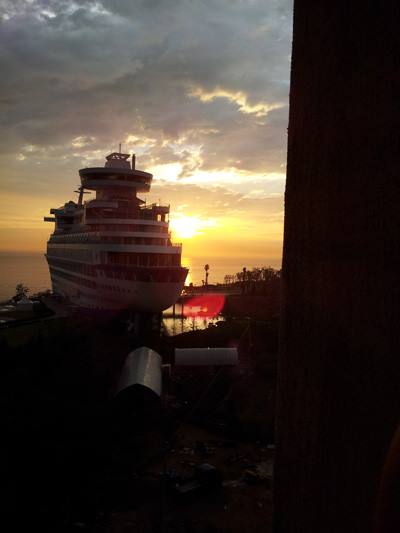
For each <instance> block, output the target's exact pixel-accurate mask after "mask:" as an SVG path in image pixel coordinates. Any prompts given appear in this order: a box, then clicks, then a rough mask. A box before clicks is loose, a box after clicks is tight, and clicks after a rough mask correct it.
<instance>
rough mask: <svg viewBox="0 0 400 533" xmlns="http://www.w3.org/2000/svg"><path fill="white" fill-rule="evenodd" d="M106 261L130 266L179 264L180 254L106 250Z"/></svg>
mask: <svg viewBox="0 0 400 533" xmlns="http://www.w3.org/2000/svg"><path fill="white" fill-rule="evenodd" d="M107 259H108V261H107V263H108V264H111V265H132V266H180V264H181V256H180V254H145V253H133V252H131V253H130V252H107Z"/></svg>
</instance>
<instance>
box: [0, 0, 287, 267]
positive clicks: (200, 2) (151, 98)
mask: <svg viewBox="0 0 400 533" xmlns="http://www.w3.org/2000/svg"><path fill="white" fill-rule="evenodd" d="M291 4H292V3H291V2H290V1H286V0H259V1H256V0H241V1H239V0H141V1H139V0H138V1H134V0H99V1H92V0H76V1H70V0H10V1H5V0H0V14H1V32H0V39H1V43H0V44H1V46H0V58H1V72H2V82H1V113H2V120H1V129H2V132H1V136H2V143H1V156H0V157H1V159H0V165H1V184H0V187H1V206H0V207H1V209H0V250H13V251H24V250H36V251H42V250H43V251H44V249H45V242H46V240H47V237H48V235H49V233H50V232H51V230H52V225H51V224H46V223H44V222H43V221H42V220H43V216H45V215H47V214H48V211H49V209H50V208H51V207H57V206H59V205H62V204H63V203H64V202H65V201H67V200H69V199H75V197H76V195H74V194H73V190H75V189H76V187H77V185H78V183H79V179H78V173H77V172H78V169H79V168H83V167H86V166H102V165H103V164H104V156H105V155H106V154H108V153H109V152H111V151H115V150H116V149H117V148H118V143H119V142H121V143H122V148H123V151H124V152H131V153H132V152H135V153H136V155H137V167H138V168H140V169H143V170H148V171H150V172H152V173H154V181H153V187H152V192H151V193H150V194H148V195H147V197H146V200H147V201H149V202H150V201H155V200H158V199H160V200H161V201H162V202H163V203H167V204H171V227H172V229H173V230H174V240H175V241H180V242H183V243H184V255H187V256H190V257H204V256H207V258H208V260H211V259H209V258H212V257H237V256H243V257H245V256H248V257H252V258H260V264H262V263H265V262H268V261H269V262H271V261H272V260H274V261H275V263H276V264H279V260H280V256H281V248H282V229H283V192H284V183H285V162H286V128H287V117H288V93H289V70H290V46H291V30H292V13H291V9H292V5H291ZM145 196H146V195H145Z"/></svg>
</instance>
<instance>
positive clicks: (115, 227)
mask: <svg viewBox="0 0 400 533" xmlns="http://www.w3.org/2000/svg"><path fill="white" fill-rule="evenodd" d="M90 227H91V228H92V230H94V231H139V232H143V233H168V228H167V227H165V226H158V225H157V226H156V225H151V224H148V225H143V224H140V225H138V224H90Z"/></svg>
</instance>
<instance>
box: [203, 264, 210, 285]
mask: <svg viewBox="0 0 400 533" xmlns="http://www.w3.org/2000/svg"><path fill="white" fill-rule="evenodd" d="M204 270H205V271H206V283H205V284H206V285H208V271H209V270H210V265H208V264H207V265H204Z"/></svg>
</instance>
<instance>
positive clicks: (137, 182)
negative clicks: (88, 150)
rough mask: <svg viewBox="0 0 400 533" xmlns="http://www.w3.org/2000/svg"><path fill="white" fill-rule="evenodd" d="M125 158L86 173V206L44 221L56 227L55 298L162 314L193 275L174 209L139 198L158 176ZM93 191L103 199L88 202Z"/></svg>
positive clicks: (70, 205)
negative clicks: (174, 227)
mask: <svg viewBox="0 0 400 533" xmlns="http://www.w3.org/2000/svg"><path fill="white" fill-rule="evenodd" d="M120 152H121V150H120ZM120 152H113V153H112V154H110V155H108V156H107V157H106V162H105V165H104V167H95V168H84V169H82V170H80V171H79V175H80V180H81V185H80V187H79V189H78V191H75V192H77V193H79V197H78V201H77V202H73V201H70V202H67V203H66V204H65V205H64V206H62V207H59V208H57V209H51V210H50V214H51V215H53V216H52V217H45V218H44V220H45V221H46V222H55V229H54V233H53V234H52V235H51V236H50V238H49V241H48V243H47V254H46V258H47V262H48V265H49V269H50V276H51V282H52V286H53V292H54V293H56V294H59V295H61V296H62V297H64V298H65V299H67V300H68V301H70V302H71V303H72V304H75V305H77V306H79V307H82V308H86V309H92V310H106V311H118V310H124V309H131V310H132V311H136V312H150V313H158V312H161V311H162V310H164V309H167V308H168V307H170V306H171V305H173V304H174V303H175V302H176V300H177V299H178V298H179V295H180V293H181V291H182V289H183V286H184V283H185V279H186V276H187V273H188V269H187V268H185V267H183V266H182V265H181V254H182V245H181V244H176V243H172V242H171V234H170V232H169V220H168V217H169V206H162V205H158V204H151V205H146V203H145V202H144V201H143V200H141V199H140V198H139V197H138V196H137V193H139V194H140V193H147V192H148V191H149V190H150V186H151V181H152V178H153V176H152V174H149V173H148V172H143V171H142V170H137V169H136V165H135V155H133V156H132V158H131V157H130V154H124V153H120ZM86 193H93V194H94V196H95V197H94V198H93V199H90V200H88V201H85V202H84V201H83V198H84V194H86Z"/></svg>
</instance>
